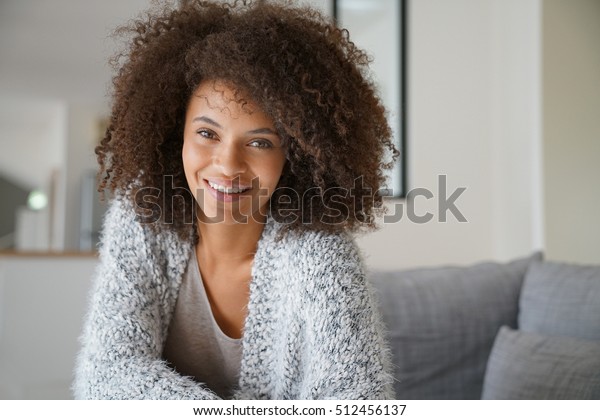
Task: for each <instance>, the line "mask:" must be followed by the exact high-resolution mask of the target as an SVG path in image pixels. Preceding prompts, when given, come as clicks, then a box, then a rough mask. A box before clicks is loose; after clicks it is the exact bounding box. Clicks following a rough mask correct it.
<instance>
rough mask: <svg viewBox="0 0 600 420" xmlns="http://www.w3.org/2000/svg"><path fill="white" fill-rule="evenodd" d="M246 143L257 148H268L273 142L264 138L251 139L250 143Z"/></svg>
mask: <svg viewBox="0 0 600 420" xmlns="http://www.w3.org/2000/svg"><path fill="white" fill-rule="evenodd" d="M248 145H249V146H252V147H256V148H259V149H270V148H271V147H273V143H271V142H270V141H269V140H265V139H256V140H252V141H251V142H250V143H248Z"/></svg>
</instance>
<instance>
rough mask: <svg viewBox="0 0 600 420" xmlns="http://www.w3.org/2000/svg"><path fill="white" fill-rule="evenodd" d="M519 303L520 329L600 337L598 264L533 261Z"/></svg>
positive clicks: (590, 338) (563, 334)
mask: <svg viewBox="0 0 600 420" xmlns="http://www.w3.org/2000/svg"><path fill="white" fill-rule="evenodd" d="M519 306H520V308H519V329H521V330H523V331H530V332H537V333H540V334H547V335H559V336H567V337H574V338H582V339H589V340H600V266H585V265H576V264H566V263H556V262H541V261H536V262H533V263H532V264H531V267H529V270H528V271H527V274H526V276H525V281H524V283H523V291H522V294H521V298H520V305H519Z"/></svg>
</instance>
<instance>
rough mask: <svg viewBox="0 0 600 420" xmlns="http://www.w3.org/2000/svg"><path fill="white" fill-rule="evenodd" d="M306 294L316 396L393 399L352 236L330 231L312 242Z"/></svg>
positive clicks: (371, 301) (388, 361) (385, 349)
mask: <svg viewBox="0 0 600 420" xmlns="http://www.w3.org/2000/svg"><path fill="white" fill-rule="evenodd" d="M312 255H314V259H315V262H314V264H311V268H310V273H311V275H310V277H311V281H309V283H308V290H307V296H306V298H307V299H306V304H307V305H306V306H305V308H306V310H307V311H309V312H308V313H307V315H306V316H307V318H308V319H312V320H311V322H310V329H312V331H311V333H310V334H308V335H307V336H308V337H309V339H310V340H311V341H312V342H311V346H310V347H311V348H312V349H313V354H312V355H310V356H309V357H310V360H311V366H312V368H311V371H310V373H309V375H308V378H309V380H308V384H307V385H310V388H311V398H316V399H340V400H347V399H393V398H394V392H393V376H392V375H391V374H390V372H391V370H390V367H391V358H390V353H389V350H388V347H387V344H386V343H385V340H384V338H383V323H382V320H381V317H380V314H379V312H378V310H377V306H376V303H375V301H374V298H373V294H372V292H371V288H370V286H369V285H368V284H367V282H366V278H365V274H364V270H363V266H362V262H361V258H360V255H359V252H358V250H357V247H356V245H355V244H354V242H353V241H352V240H351V239H350V238H348V237H345V236H329V237H325V238H323V240H321V241H319V246H317V247H314V248H313V253H312Z"/></svg>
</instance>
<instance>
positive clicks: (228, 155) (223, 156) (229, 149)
mask: <svg viewBox="0 0 600 420" xmlns="http://www.w3.org/2000/svg"><path fill="white" fill-rule="evenodd" d="M215 164H216V166H218V167H219V169H220V171H221V173H222V174H223V175H224V176H227V177H233V176H235V175H239V174H241V173H243V172H244V171H245V170H246V161H245V159H244V151H243V150H242V149H241V148H240V147H239V145H237V144H235V143H234V142H229V143H228V144H227V143H222V145H221V147H219V150H218V151H217V153H216V156H215Z"/></svg>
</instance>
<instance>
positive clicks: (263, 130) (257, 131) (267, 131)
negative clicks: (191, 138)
mask: <svg viewBox="0 0 600 420" xmlns="http://www.w3.org/2000/svg"><path fill="white" fill-rule="evenodd" d="M197 121H203V122H205V123H207V124H210V125H214V126H215V127H217V128H223V126H222V125H221V124H219V123H218V122H216V121H215V120H213V119H211V118H208V117H207V116H204V115H202V116H200V117H196V118H194V119H193V120H192V122H197ZM248 134H272V135H274V136H278V135H279V134H277V133H276V132H275V131H273V130H271V129H270V128H268V127H264V128H257V129H255V130H250V131H248Z"/></svg>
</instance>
